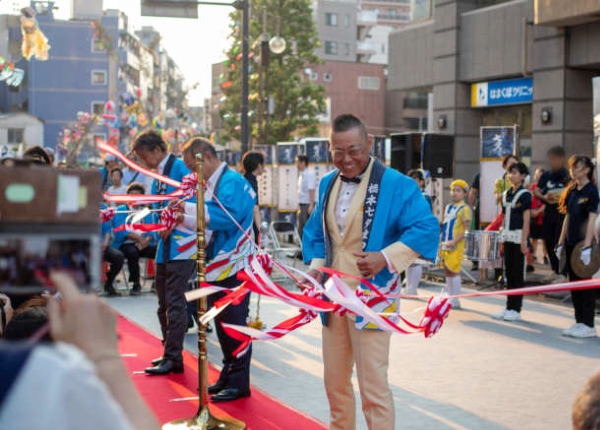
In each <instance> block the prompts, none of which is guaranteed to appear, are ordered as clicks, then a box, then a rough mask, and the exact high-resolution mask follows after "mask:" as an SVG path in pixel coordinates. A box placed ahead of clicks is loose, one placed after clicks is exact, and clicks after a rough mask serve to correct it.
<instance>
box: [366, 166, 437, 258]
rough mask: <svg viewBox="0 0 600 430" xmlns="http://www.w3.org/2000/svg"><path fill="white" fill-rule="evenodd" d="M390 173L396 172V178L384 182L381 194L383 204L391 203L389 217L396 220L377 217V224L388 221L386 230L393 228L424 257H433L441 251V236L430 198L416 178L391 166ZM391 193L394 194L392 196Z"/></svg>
mask: <svg viewBox="0 0 600 430" xmlns="http://www.w3.org/2000/svg"><path fill="white" fill-rule="evenodd" d="M387 174H392V175H393V179H394V180H392V181H387V180H386V181H384V182H383V183H384V184H386V185H385V188H382V193H381V194H380V196H379V198H380V199H383V200H381V201H380V202H379V204H382V203H383V204H387V205H391V207H390V211H389V221H392V225H390V223H389V222H388V223H386V222H383V223H381V224H378V223H377V222H378V220H377V219H375V222H374V224H375V225H376V226H377V225H386V224H387V225H388V231H387V232H386V234H388V233H389V230H393V231H394V233H395V235H396V238H395V240H396V241H398V242H402V243H403V244H405V245H406V246H408V247H409V248H410V249H412V250H413V251H415V252H416V253H418V254H419V255H420V256H421V257H422V258H424V259H427V260H433V259H434V258H435V256H436V255H437V250H438V245H439V237H440V226H439V221H438V219H437V218H436V217H435V216H434V215H433V214H432V212H431V208H430V207H429V204H428V203H427V200H425V199H424V198H423V195H422V193H421V190H420V189H419V187H418V186H417V183H416V182H415V181H414V180H412V179H411V178H409V177H407V176H404V175H402V174H400V173H398V172H394V171H392V170H391V169H388V170H387V171H386V175H387ZM390 186H391V187H392V188H391V189H390ZM389 195H391V196H392V198H389V197H388V196H389ZM384 212H385V211H384Z"/></svg>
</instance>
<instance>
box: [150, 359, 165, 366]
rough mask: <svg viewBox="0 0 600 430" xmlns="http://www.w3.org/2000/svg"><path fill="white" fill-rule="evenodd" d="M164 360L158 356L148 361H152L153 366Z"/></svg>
mask: <svg viewBox="0 0 600 430" xmlns="http://www.w3.org/2000/svg"><path fill="white" fill-rule="evenodd" d="M163 360H164V358H162V357H158V358H155V359H154V360H152V361H151V362H150V363H152V365H153V366H158V365H159V364H160V363H162V362H163Z"/></svg>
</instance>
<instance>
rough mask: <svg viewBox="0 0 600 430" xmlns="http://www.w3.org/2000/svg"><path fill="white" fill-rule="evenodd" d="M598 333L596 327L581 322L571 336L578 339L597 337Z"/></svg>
mask: <svg viewBox="0 0 600 430" xmlns="http://www.w3.org/2000/svg"><path fill="white" fill-rule="evenodd" d="M596 336H598V333H596V329H595V328H594V327H589V326H587V325H585V324H580V325H579V327H577V328H576V329H575V330H573V331H572V332H571V337H575V338H577V339H586V338H588V337H596Z"/></svg>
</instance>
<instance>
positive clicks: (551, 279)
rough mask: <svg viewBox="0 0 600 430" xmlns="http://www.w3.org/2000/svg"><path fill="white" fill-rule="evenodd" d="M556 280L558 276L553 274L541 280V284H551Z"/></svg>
mask: <svg viewBox="0 0 600 430" xmlns="http://www.w3.org/2000/svg"><path fill="white" fill-rule="evenodd" d="M556 278H558V275H557V274H556V273H554V272H553V273H552V274H551V275H549V276H546V277H545V278H544V279H542V282H543V283H544V284H551V283H552V282H554V281H555V280H556Z"/></svg>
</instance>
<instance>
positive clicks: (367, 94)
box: [311, 61, 385, 136]
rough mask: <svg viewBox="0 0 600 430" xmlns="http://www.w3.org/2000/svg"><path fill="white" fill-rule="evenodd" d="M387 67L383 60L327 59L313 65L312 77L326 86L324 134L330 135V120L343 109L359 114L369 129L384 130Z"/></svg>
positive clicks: (344, 111) (323, 119)
mask: <svg viewBox="0 0 600 430" xmlns="http://www.w3.org/2000/svg"><path fill="white" fill-rule="evenodd" d="M384 69H385V67H384V66H383V65H381V64H367V63H356V62H341V61H327V62H325V63H324V64H319V65H317V66H314V67H311V71H312V73H311V79H312V80H313V81H315V82H316V83H318V84H321V85H323V86H324V87H325V97H326V98H327V100H326V101H327V111H328V112H326V113H325V114H324V115H322V118H321V124H322V126H321V135H322V136H329V133H330V132H331V120H332V119H333V118H335V117H336V116H338V115H341V114H344V113H353V114H355V115H357V116H359V117H360V118H361V119H362V120H363V121H364V123H365V125H366V126H367V129H368V131H369V133H371V134H376V135H381V134H385V128H384V126H385V124H384V123H385V102H384V100H385V73H384Z"/></svg>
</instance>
